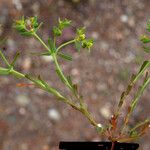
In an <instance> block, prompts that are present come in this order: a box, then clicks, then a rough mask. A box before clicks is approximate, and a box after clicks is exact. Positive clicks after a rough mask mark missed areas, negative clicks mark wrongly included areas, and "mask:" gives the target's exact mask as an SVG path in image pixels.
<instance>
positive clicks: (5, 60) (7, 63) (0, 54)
mask: <svg viewBox="0 0 150 150" xmlns="http://www.w3.org/2000/svg"><path fill="white" fill-rule="evenodd" d="M0 56H1V57H2V59H3V61H4V62H5V64H6V65H7V66H8V67H10V64H9V62H8V61H7V59H6V57H5V56H4V54H3V53H2V51H0Z"/></svg>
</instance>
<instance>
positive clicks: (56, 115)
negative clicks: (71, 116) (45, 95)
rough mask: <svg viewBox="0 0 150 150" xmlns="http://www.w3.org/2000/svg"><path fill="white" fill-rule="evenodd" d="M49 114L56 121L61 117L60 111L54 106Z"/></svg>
mask: <svg viewBox="0 0 150 150" xmlns="http://www.w3.org/2000/svg"><path fill="white" fill-rule="evenodd" d="M48 116H49V118H50V119H52V120H54V121H59V120H60V117H61V116H60V114H59V112H58V111H57V110H56V109H54V108H51V109H49V110H48Z"/></svg>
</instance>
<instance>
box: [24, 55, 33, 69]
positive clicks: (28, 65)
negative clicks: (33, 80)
mask: <svg viewBox="0 0 150 150" xmlns="http://www.w3.org/2000/svg"><path fill="white" fill-rule="evenodd" d="M31 63H32V62H31V58H30V57H26V58H25V59H24V60H23V63H22V64H23V70H25V71H28V70H29V69H30V68H31Z"/></svg>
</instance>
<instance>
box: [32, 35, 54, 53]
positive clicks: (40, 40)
mask: <svg viewBox="0 0 150 150" xmlns="http://www.w3.org/2000/svg"><path fill="white" fill-rule="evenodd" d="M33 36H35V38H37V39H38V40H39V42H40V43H41V44H42V45H43V46H44V47H45V48H46V50H48V51H49V52H51V50H50V49H49V47H48V46H47V45H46V44H45V43H44V41H43V40H42V39H41V38H40V37H39V36H38V35H37V34H36V33H34V34H33Z"/></svg>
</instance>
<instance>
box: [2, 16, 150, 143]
mask: <svg viewBox="0 0 150 150" xmlns="http://www.w3.org/2000/svg"><path fill="white" fill-rule="evenodd" d="M41 25H42V24H39V23H38V20H37V17H30V18H27V19H25V18H24V17H22V18H21V19H20V20H17V21H16V22H15V23H14V27H15V28H16V30H17V31H18V32H19V33H20V34H21V35H24V36H32V37H34V38H35V39H37V40H38V41H39V42H40V43H41V44H42V45H43V46H44V48H45V50H46V51H45V52H42V53H40V54H39V53H35V54H37V55H46V56H51V57H52V58H53V61H54V64H55V69H56V73H57V75H58V77H59V78H60V79H61V81H62V82H63V83H64V85H65V86H66V87H67V88H68V89H69V90H70V92H71V93H72V95H73V97H74V98H73V99H71V98H68V97H67V96H64V95H63V94H61V93H60V92H59V90H57V89H56V88H54V87H52V86H50V85H48V83H47V82H46V81H45V80H44V79H43V78H42V77H41V76H40V75H39V76H38V77H33V76H31V75H29V74H23V73H21V72H18V71H17V70H15V64H16V61H17V59H18V57H19V53H17V54H16V55H15V57H14V59H13V61H12V62H11V63H10V62H8V60H7V59H6V57H5V56H4V54H3V53H2V51H0V56H1V58H2V60H3V61H4V62H5V64H6V67H5V68H4V67H0V75H12V76H14V77H16V78H26V79H28V80H30V81H31V82H32V83H33V84H34V85H36V86H38V87H39V88H41V89H43V90H44V91H46V92H49V93H51V94H53V95H54V96H55V97H56V98H57V99H58V100H59V101H62V102H64V103H66V104H68V105H70V106H71V107H73V108H74V109H76V110H78V111H80V112H81V113H82V114H83V115H84V116H85V117H86V118H87V119H88V120H89V122H90V123H91V124H92V125H93V126H94V127H95V128H96V130H97V132H98V134H100V135H103V136H105V137H106V138H107V139H109V140H110V141H112V142H115V141H119V142H124V141H130V140H135V139H137V138H139V137H141V136H142V135H143V134H144V133H145V132H146V131H147V129H148V127H149V123H150V119H146V120H145V121H142V122H140V123H138V124H136V125H135V126H134V127H133V128H132V129H129V130H127V125H128V123H129V119H130V116H131V115H132V112H133V111H134V109H135V108H136V106H137V103H138V101H139V98H140V97H141V95H142V93H143V91H144V90H145V88H146V87H147V86H148V84H149V83H150V76H149V74H148V68H149V67H150V61H149V60H146V61H144V62H143V64H142V66H141V67H140V69H139V71H138V73H137V74H135V75H132V77H131V80H130V82H129V84H128V86H127V88H126V90H125V91H124V92H122V94H121V97H120V101H119V103H118V107H117V109H116V111H115V112H114V115H112V117H111V119H110V120H108V124H107V125H101V124H100V123H97V122H96V121H95V119H94V118H93V116H92V115H91V113H90V112H89V111H88V107H87V105H86V103H85V101H84V100H83V97H82V95H81V94H80V91H79V90H78V86H77V85H76V84H74V83H73V81H72V78H71V76H66V75H65V74H64V72H63V71H62V68H61V66H60V64H59V62H58V58H59V57H61V58H63V59H65V60H69V61H70V60H72V57H71V56H70V55H68V54H65V53H63V52H62V51H61V49H63V48H64V47H66V46H67V45H70V44H74V45H75V46H76V48H77V50H78V51H80V49H81V48H85V49H88V51H90V48H91V47H92V45H93V40H92V39H87V38H86V35H85V28H84V27H83V28H78V29H77V30H76V36H75V38H74V39H72V40H70V41H68V42H65V43H62V44H61V45H59V46H58V45H57V38H59V37H60V36H61V35H62V34H63V30H64V29H65V28H66V27H69V26H71V21H70V20H67V19H64V20H60V19H59V21H58V25H57V26H55V27H53V38H48V41H47V42H44V41H43V39H42V38H41V37H39V35H38V34H37V32H38V30H39V29H40V26H41ZM148 26H149V24H148ZM149 28H150V26H149ZM149 28H148V30H150V29H149ZM142 41H143V42H144V43H145V38H142ZM147 41H148V40H146V43H147ZM142 76H144V79H143V82H142V84H141V86H140V87H139V88H138V90H137V92H135V96H134V98H133V100H132V101H131V104H130V106H129V108H128V111H127V114H126V116H125V119H124V120H123V122H122V126H121V127H120V126H119V121H120V119H119V117H120V116H121V110H122V107H123V104H124V102H125V100H126V97H127V96H128V95H129V94H130V92H131V90H132V89H133V88H134V86H135V84H136V83H137V81H138V80H139V79H140V78H141V77H142ZM25 85H27V86H28V84H25ZM20 86H21V85H20Z"/></svg>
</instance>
